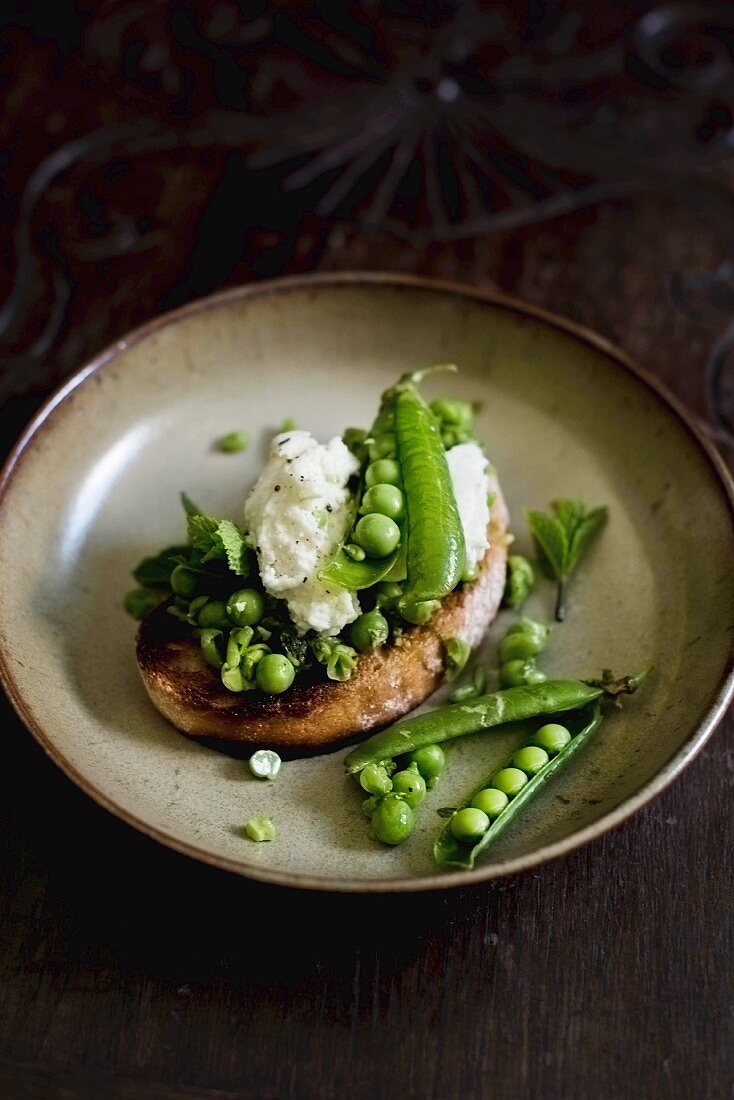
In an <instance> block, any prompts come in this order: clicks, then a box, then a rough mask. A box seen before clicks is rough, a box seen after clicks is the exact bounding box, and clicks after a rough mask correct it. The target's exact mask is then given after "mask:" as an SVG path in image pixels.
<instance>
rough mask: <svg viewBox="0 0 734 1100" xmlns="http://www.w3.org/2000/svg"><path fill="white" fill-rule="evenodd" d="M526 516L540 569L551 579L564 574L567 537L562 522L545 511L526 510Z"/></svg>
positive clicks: (566, 557)
mask: <svg viewBox="0 0 734 1100" xmlns="http://www.w3.org/2000/svg"><path fill="white" fill-rule="evenodd" d="M526 516H527V520H528V527H529V528H530V534H531V535H532V536H533V542H534V543H535V550H536V553H537V555H538V562H539V563H540V567H541V569H542V570H543V572H544V573H545V574H546V576H547V577H549V578H551V579H553V578H555V579H556V580H558V579H559V578H560V577H561V576H565V572H566V562H567V560H568V537H567V535H566V531H565V528H564V527H563V524H562V523H561V522H560V520H558V519H556V518H555V517H553V516H547V515H546V514H545V512H532V511H529V510H528V511H527V512H526Z"/></svg>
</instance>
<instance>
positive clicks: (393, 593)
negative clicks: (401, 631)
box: [375, 581, 403, 611]
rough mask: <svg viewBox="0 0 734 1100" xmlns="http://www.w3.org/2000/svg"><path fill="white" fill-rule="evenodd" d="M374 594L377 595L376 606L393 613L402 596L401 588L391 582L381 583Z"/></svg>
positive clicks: (399, 585)
mask: <svg viewBox="0 0 734 1100" xmlns="http://www.w3.org/2000/svg"><path fill="white" fill-rule="evenodd" d="M375 592H376V594H377V606H378V607H384V608H386V609H387V610H388V611H394V610H395V609H396V608H397V605H398V601H399V600H400V597H401V596H402V594H403V586H402V585H401V584H394V583H393V582H392V581H381V582H380V584H378V585H377V587H376V589H375Z"/></svg>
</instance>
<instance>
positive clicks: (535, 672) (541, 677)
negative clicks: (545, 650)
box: [525, 668, 548, 684]
mask: <svg viewBox="0 0 734 1100" xmlns="http://www.w3.org/2000/svg"><path fill="white" fill-rule="evenodd" d="M547 679H548V677H547V675H546V673H545V672H543V670H542V668H531V669H530V670H529V672H528V675H527V679H526V680H525V683H526V684H544V683H545V681H546V680H547Z"/></svg>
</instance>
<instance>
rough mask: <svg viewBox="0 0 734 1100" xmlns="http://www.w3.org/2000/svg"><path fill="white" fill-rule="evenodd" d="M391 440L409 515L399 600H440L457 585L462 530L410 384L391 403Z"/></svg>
mask: <svg viewBox="0 0 734 1100" xmlns="http://www.w3.org/2000/svg"><path fill="white" fill-rule="evenodd" d="M395 435H396V439H397V450H398V459H399V462H400V469H401V472H402V477H403V485H404V488H405V501H406V509H407V513H408V521H407V535H408V540H407V541H408V549H407V572H408V581H407V587H406V591H405V596H404V599H405V602H406V603H415V602H420V601H424V600H441V599H443V597H444V596H446V595H448V593H449V592H451V591H452V590H453V589H454V588H455V587H456V585H457V584H458V583H459V581H460V580H461V575H462V573H463V571H464V566H465V564H466V547H465V544H464V531H463V528H462V525H461V519H460V517H459V510H458V508H457V506H456V500H455V498H454V490H453V486H452V483H451V475H450V473H449V468H448V463H447V462H446V453H445V450H444V445H443V440H442V439H441V432H440V430H439V426H438V422H437V420H436V417H435V416H434V414H433V413H432V412H431V410H430V409H429V407H428V406H427V405H426V403H425V401H424V400H423V398H422V397H421V396H420V394H419V393H418V391H417V389H416V388H415V386H414V385H413V384H412V382H407V383H405V384H404V385H403V386H402V387H400V388H399V390H398V393H397V396H396V398H395Z"/></svg>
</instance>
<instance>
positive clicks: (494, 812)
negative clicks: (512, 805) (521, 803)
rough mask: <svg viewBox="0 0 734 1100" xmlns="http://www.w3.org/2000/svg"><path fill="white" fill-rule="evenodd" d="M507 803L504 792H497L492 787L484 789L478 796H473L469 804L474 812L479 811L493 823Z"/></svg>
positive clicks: (507, 799)
mask: <svg viewBox="0 0 734 1100" xmlns="http://www.w3.org/2000/svg"><path fill="white" fill-rule="evenodd" d="M509 801H510V800H509V798H508V797H507V795H506V794H505V792H504V791H498V790H497V789H496V788H494V787H485V788H484V790H483V791H479V793H478V794H475V795H474V797H473V798H472V800H471V804H472V806H473V807H474V809H475V810H481V811H482V812H483V813H485V814H486V815H487V817H488V818H489V819H490V820H491V821H494V819H495V818H496V817H499V815H500V814H501V813H502V811H503V810H504V808H505V806H507V805H508V803H509Z"/></svg>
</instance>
